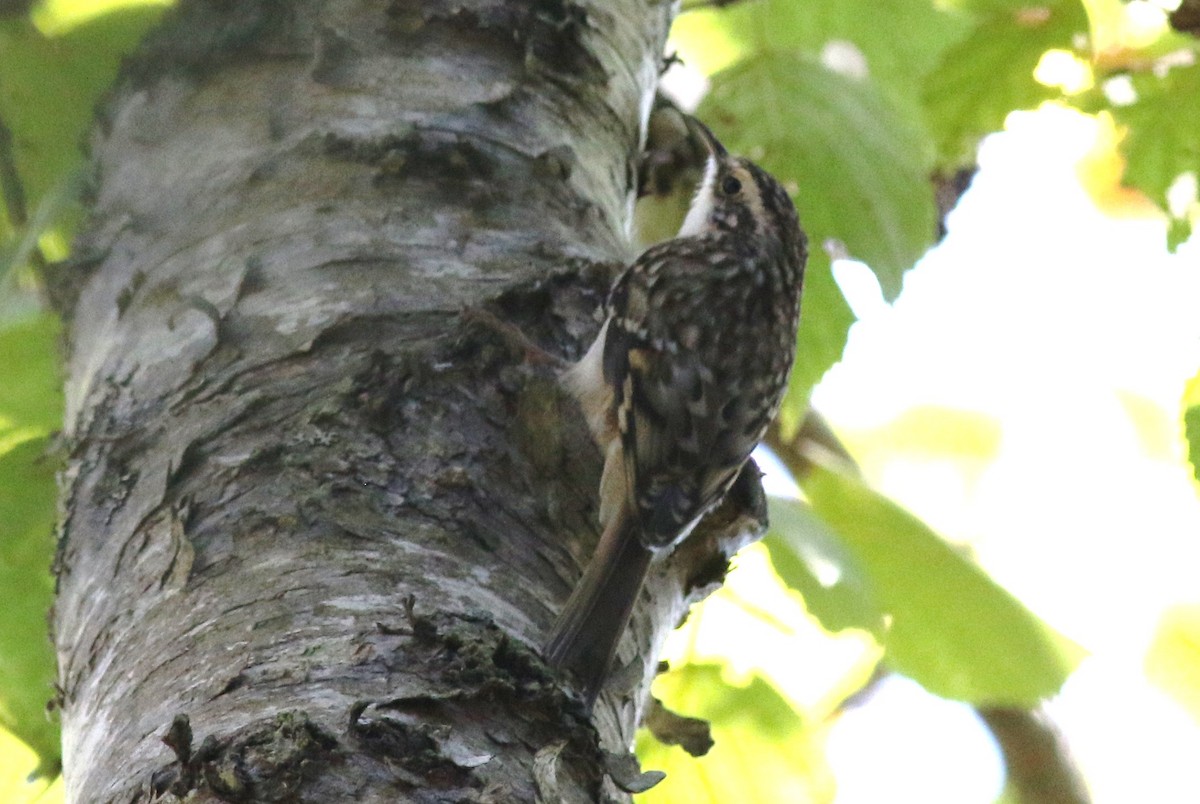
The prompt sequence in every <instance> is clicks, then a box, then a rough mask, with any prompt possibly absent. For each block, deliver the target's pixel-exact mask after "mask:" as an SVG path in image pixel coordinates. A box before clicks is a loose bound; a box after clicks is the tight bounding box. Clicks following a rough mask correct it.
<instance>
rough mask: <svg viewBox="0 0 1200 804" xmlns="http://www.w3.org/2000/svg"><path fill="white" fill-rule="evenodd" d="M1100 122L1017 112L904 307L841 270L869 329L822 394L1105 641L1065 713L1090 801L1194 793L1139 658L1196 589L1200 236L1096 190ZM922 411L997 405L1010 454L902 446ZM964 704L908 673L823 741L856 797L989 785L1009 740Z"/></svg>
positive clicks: (1040, 599)
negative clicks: (893, 445) (1087, 169)
mask: <svg viewBox="0 0 1200 804" xmlns="http://www.w3.org/2000/svg"><path fill="white" fill-rule="evenodd" d="M1096 134H1097V126H1096V124H1095V122H1094V121H1093V120H1092V119H1090V118H1086V117H1083V116H1081V115H1078V114H1076V113H1073V112H1069V111H1066V110H1063V109H1059V108H1056V107H1050V106H1048V107H1045V108H1043V109H1042V110H1040V111H1038V112H1029V113H1017V114H1014V115H1012V116H1010V118H1009V121H1008V130H1007V131H1006V132H1005V133H1002V134H999V135H996V136H993V137H992V138H990V139H989V140H988V141H987V142H985V143H984V146H983V149H982V151H981V154H980V167H981V170H980V173H979V174H978V176H977V177H976V179H975V182H974V184H973V186H972V188H971V190H970V191H969V192H968V194H967V195H966V196H965V197H964V199H963V200H962V203H961V204H960V206H959V208H958V209H957V210H956V211H955V212H954V213H953V215H952V216H951V218H950V221H949V226H950V234H949V236H948V237H947V238H946V240H945V242H944V243H943V244H942V245H941V246H939V247H938V248H937V249H936V250H934V251H933V252H931V253H930V254H929V255H928V256H927V257H926V258H925V259H924V260H923V261H922V262H921V263H920V264H919V265H917V267H916V268H915V269H914V270H913V271H912V272H911V273H910V274H909V275H908V277H907V279H906V281H905V285H904V291H903V294H902V295H901V297H900V298H899V300H898V301H897V302H896V304H895V305H894V306H888V305H886V304H884V303H883V301H882V299H881V298H880V296H879V292H878V287H877V286H876V285H875V284H874V279H873V277H871V275H870V274H869V272H868V271H867V270H866V269H865V267H862V266H855V265H844V266H841V267H840V269H839V281H841V282H842V284H843V288H844V289H845V290H846V291H847V295H848V296H849V297H850V300H851V303H852V305H853V307H854V309H855V312H856V313H857V314H858V315H859V317H860V322H859V323H858V324H856V325H855V327H854V329H853V330H852V332H851V335H850V343H849V345H848V348H847V350H846V354H845V360H844V361H843V363H842V364H841V365H839V366H837V367H836V368H835V369H834V370H833V371H832V372H830V374H829V375H828V377H827V378H826V380H825V382H824V383H822V385H821V387H820V388H818V389H817V392H816V393H815V395H814V402H815V404H816V406H817V407H818V408H819V409H820V410H822V411H823V412H824V413H825V414H826V415H827V416H828V417H829V418H830V419H831V420H832V422H833V423H834V425H835V426H836V427H838V428H839V431H840V432H841V433H842V434H843V436H844V437H846V438H847V440H848V441H849V442H850V443H851V445H852V447H853V448H855V449H856V452H857V453H858V454H859V455H860V457H862V458H863V459H864V464H865V466H864V468H865V471H866V473H867V475H868V477H869V478H870V479H871V481H872V482H873V483H874V485H876V487H878V488H879V489H880V490H882V491H883V492H884V493H886V494H887V495H889V496H891V497H892V498H893V499H895V500H897V501H899V502H900V503H902V504H903V505H905V506H906V507H908V508H909V509H911V510H913V511H914V512H915V513H917V514H918V515H920V516H921V517H922V518H924V519H925V520H926V521H927V522H929V523H930V524H932V525H933V526H934V527H935V528H936V529H937V530H939V532H941V533H942V534H943V535H945V536H946V537H947V538H950V539H954V540H956V541H963V542H968V543H969V544H970V545H971V546H972V547H973V548H974V549H975V551H976V555H977V557H978V559H979V561H980V562H981V563H982V564H983V566H984V567H985V568H986V569H987V570H988V571H989V572H990V573H991V574H992V575H993V576H994V577H995V578H996V579H997V580H999V581H1000V582H1001V583H1003V584H1004V585H1005V586H1006V587H1008V588H1009V589H1010V590H1011V591H1012V592H1014V593H1015V594H1016V595H1018V596H1019V597H1020V598H1021V599H1022V600H1023V601H1024V602H1025V603H1026V604H1027V605H1029V606H1030V607H1031V608H1032V609H1033V610H1034V611H1036V612H1037V613H1038V614H1039V615H1041V616H1042V617H1043V618H1045V619H1046V620H1047V621H1049V622H1050V623H1051V624H1053V625H1054V626H1056V627H1057V628H1058V629H1059V630H1061V631H1062V632H1063V633H1065V634H1066V635H1067V636H1069V637H1071V638H1072V639H1074V640H1076V641H1077V642H1079V643H1080V644H1081V645H1083V646H1084V647H1085V648H1086V649H1087V650H1089V651H1090V652H1091V654H1092V656H1091V658H1089V659H1088V660H1086V661H1085V663H1084V665H1083V666H1082V667H1081V668H1080V670H1079V671H1077V672H1076V674H1075V675H1074V676H1073V677H1072V679H1071V680H1070V682H1069V683H1068V685H1067V687H1066V689H1065V690H1064V691H1063V693H1062V695H1061V697H1060V698H1059V699H1058V700H1057V701H1055V702H1054V703H1053V705H1052V711H1053V713H1054V715H1055V716H1056V718H1057V719H1058V720H1059V722H1060V723H1061V725H1062V727H1063V729H1064V731H1065V733H1066V735H1067V737H1068V740H1069V742H1070V744H1071V746H1072V749H1073V750H1074V752H1075V753H1076V755H1077V758H1078V760H1079V762H1080V763H1081V765H1082V767H1083V769H1084V771H1085V772H1086V774H1087V777H1088V780H1089V782H1090V784H1091V786H1092V788H1093V794H1094V797H1095V802H1096V804H1128V802H1132V801H1153V802H1156V803H1157V804H1171V803H1172V802H1180V804H1182V803H1183V802H1192V803H1193V804H1194V802H1197V801H1200V779H1198V778H1197V776H1196V774H1195V772H1194V768H1195V765H1194V763H1195V757H1196V756H1200V728H1198V727H1197V723H1196V722H1195V721H1194V720H1192V719H1191V718H1189V717H1188V716H1187V715H1186V714H1185V713H1184V711H1183V710H1182V709H1181V708H1179V707H1177V706H1176V705H1175V704H1174V703H1173V702H1172V701H1171V699H1169V698H1168V697H1166V696H1165V695H1164V694H1163V693H1161V692H1160V691H1158V690H1157V688H1155V687H1153V686H1151V685H1150V684H1149V683H1148V682H1147V681H1146V679H1145V676H1144V674H1143V670H1142V666H1143V665H1142V663H1143V660H1144V654H1145V651H1146V648H1147V646H1148V644H1149V641H1150V638H1151V636H1152V633H1153V629H1154V628H1155V626H1156V624H1157V621H1158V618H1159V616H1160V615H1161V613H1162V611H1163V609H1164V608H1165V607H1166V606H1168V605H1170V604H1172V603H1179V602H1197V601H1200V593H1198V592H1197V590H1196V581H1195V575H1196V567H1197V566H1200V538H1197V537H1198V535H1200V500H1198V499H1197V496H1196V494H1195V492H1194V490H1193V486H1192V483H1191V481H1190V479H1189V472H1188V469H1187V466H1186V463H1185V462H1184V460H1183V443H1182V440H1181V438H1180V435H1179V432H1180V425H1179V406H1180V399H1181V396H1182V393H1183V385H1184V383H1185V381H1186V380H1187V379H1188V378H1189V377H1191V376H1192V375H1194V374H1195V373H1196V371H1197V368H1198V367H1200V315H1197V302H1198V301H1200V243H1198V242H1197V238H1193V239H1192V242H1190V243H1189V244H1186V245H1185V247H1184V248H1182V249H1180V251H1179V252H1178V253H1177V254H1175V255H1173V256H1172V255H1169V254H1168V253H1167V251H1166V247H1165V235H1164V233H1165V225H1164V224H1163V223H1162V222H1161V221H1160V220H1154V219H1149V218H1144V217H1143V218H1141V219H1132V220H1130V219H1126V220H1119V219H1115V218H1113V217H1110V216H1108V215H1106V214H1104V213H1103V212H1101V211H1099V210H1098V209H1097V208H1096V207H1095V205H1094V204H1093V203H1092V201H1091V200H1090V198H1089V197H1088V196H1087V195H1086V193H1085V192H1084V191H1083V189H1082V188H1081V186H1080V183H1079V180H1078V177H1077V164H1078V162H1079V160H1080V159H1081V158H1082V157H1083V156H1084V155H1085V154H1086V153H1087V151H1088V149H1089V148H1090V147H1091V146H1092V144H1093V142H1094V140H1095V137H1096ZM928 405H936V406H939V407H944V408H952V409H956V410H960V411H973V412H975V413H977V414H983V415H982V417H979V420H980V421H981V422H982V423H983V425H984V429H991V430H992V432H998V433H999V439H998V443H997V445H996V449H995V451H994V455H972V454H970V452H971V450H969V449H968V450H966V452H965V454H963V455H958V456H955V455H953V454H943V455H941V456H932V457H931V456H928V455H918V454H913V453H912V452H909V453H908V454H904V452H903V451H902V452H901V453H900V454H896V453H895V452H893V451H891V450H889V449H888V445H887V443H886V441H887V440H888V438H889V437H895V436H896V435H897V432H896V430H895V428H890V427H889V426H888V424H889V422H892V420H894V419H896V418H897V417H898V416H900V415H901V414H902V413H904V412H905V411H906V410H908V409H910V408H912V407H916V406H928ZM881 439H882V441H883V442H884V443H882V444H881V443H880V440H881ZM984 440H985V441H986V439H984ZM872 441H874V444H873V443H872ZM950 452H953V450H950ZM922 699H926V700H922ZM947 707H949V708H947ZM954 710H955V707H954V706H953V705H947V704H944V703H942V702H932V701H929V700H928V699H927V696H924V694H923V693H922V692H921V691H920V690H919V688H916V687H915V685H911V684H910V683H908V682H897V683H896V684H894V685H890V687H889V688H885V690H884V691H883V692H882V693H881V694H880V695H879V696H877V698H876V699H874V700H873V701H872V704H871V705H870V706H868V707H864V708H862V709H859V710H856V711H854V712H851V713H850V714H849V715H847V716H845V717H844V718H843V719H842V721H841V722H840V723H839V724H838V725H837V726H835V728H834V732H833V735H832V736H831V741H830V746H829V747H830V754H831V759H832V761H833V763H834V765H835V769H836V770H837V771H838V776H839V790H840V794H839V797H838V799H837V800H838V802H839V804H859V802H861V803H862V804H867V803H868V802H872V803H873V802H880V801H889V802H922V803H923V804H924V803H927V802H935V801H946V802H956V804H972V803H973V802H980V804H985V803H987V804H990V802H992V801H994V799H995V796H996V794H997V791H998V789H999V788H998V785H999V781H998V776H997V774H996V772H995V771H994V770H993V769H992V767H993V766H994V759H993V758H991V751H992V749H991V748H990V747H989V744H988V741H987V740H986V739H983V740H981V739H980V738H979V736H978V728H977V727H976V726H975V725H974V724H973V723H972V720H971V716H970V715H969V713H968V714H964V713H963V712H962V711H961V710H959V711H958V712H955V711H954ZM916 711H921V712H922V713H923V714H920V715H914V712H916ZM916 722H921V723H925V724H927V725H928V728H927V729H926V730H925V731H923V732H922V733H921V734H920V735H919V736H917V735H914V734H913V725H914V723H916ZM948 751H951V752H955V753H957V754H960V755H961V760H960V761H950V760H947V759H946V754H945V753H944V752H948ZM947 768H959V769H960V770H961V773H960V774H958V775H957V777H956V776H953V775H950V776H948V775H946V773H945V771H946V769H947ZM939 786H944V789H941V790H939V789H937V788H938V787H939Z"/></svg>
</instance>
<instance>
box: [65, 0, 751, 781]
mask: <svg viewBox="0 0 1200 804" xmlns="http://www.w3.org/2000/svg"><path fill="white" fill-rule="evenodd" d="M669 14H670V8H669V6H668V5H666V4H662V3H656V2H651V0H614V1H612V2H609V1H607V0H606V2H590V3H576V2H572V1H571V0H520V1H518V2H506V1H505V0H424V1H423V2H416V0H412V1H411V2H403V1H401V0H395V1H393V2H386V0H337V1H329V2H318V0H303V1H300V0H296V1H293V2H283V1H282V0H277V1H268V0H257V1H256V2H247V0H240V1H239V2H236V3H230V2H218V1H217V0H209V1H208V2H187V0H185V2H184V3H183V4H182V8H181V9H180V11H179V13H177V14H174V15H173V16H171V17H170V18H169V19H168V21H167V23H166V25H165V27H164V28H163V29H162V30H161V31H160V32H158V33H157V34H156V35H155V36H154V37H153V38H152V40H151V42H150V43H149V45H148V47H147V50H146V51H145V53H144V54H143V55H142V56H140V57H139V58H138V59H137V60H135V61H134V62H132V63H131V64H130V65H128V66H127V68H126V69H125V71H124V75H123V78H122V80H121V82H120V83H119V85H118V87H117V89H116V90H115V92H114V94H113V96H112V97H111V98H110V100H109V102H108V104H107V107H106V111H105V113H104V119H103V120H102V122H101V125H100V126H99V127H98V132H97V134H96V135H95V137H94V138H93V143H92V153H93V157H94V160H95V164H96V169H97V179H96V183H95V186H94V199H93V201H94V204H93V206H94V217H93V220H92V223H91V226H90V230H89V232H88V234H87V235H86V236H85V237H84V238H83V239H82V240H81V242H80V243H79V244H78V246H77V258H76V264H75V265H73V266H70V267H69V269H68V270H66V271H63V272H61V273H60V275H59V276H58V278H57V279H56V280H55V282H54V284H53V287H52V291H53V292H54V293H55V294H56V296H57V298H58V299H59V300H60V302H61V306H62V308H63V310H64V313H65V314H66V315H67V317H68V319H69V322H70V329H69V349H70V354H69V376H68V379H67V395H68V413H67V422H66V433H67V438H68V442H69V445H70V450H71V452H70V460H69V465H68V469H67V471H66V472H65V475H64V482H63V526H62V543H61V547H60V553H59V562H58V567H59V597H58V602H57V605H56V609H55V619H54V622H55V629H56V642H57V646H58V651H59V661H60V683H61V687H62V717H63V727H64V741H65V745H64V762H65V768H66V778H67V786H68V791H69V795H70V797H71V799H72V800H73V801H86V802H131V801H145V800H149V799H150V798H152V797H153V796H154V795H163V796H166V797H168V798H171V797H188V800H189V801H207V800H231V801H278V800H288V801H313V802H337V801H464V802H465V801H480V802H483V801H496V802H507V801H535V800H544V801H572V802H573V801H594V800H603V799H604V798H605V797H608V796H616V797H618V798H619V797H620V796H621V794H619V793H617V792H616V788H615V787H614V786H613V783H612V780H611V779H610V778H606V775H605V773H604V767H605V764H604V758H603V753H602V751H601V750H600V748H599V746H601V745H602V746H603V748H604V749H607V750H609V751H614V752H618V753H620V752H621V751H623V750H624V749H625V748H626V747H627V746H628V745H629V743H630V740H631V738H632V732H633V729H634V728H635V725H636V723H637V721H638V719H639V718H640V714H641V709H642V702H643V700H644V695H645V691H646V686H647V683H648V679H649V678H650V676H651V675H652V673H653V671H654V665H655V662H654V659H653V656H654V652H653V646H655V645H657V644H658V642H659V641H660V639H661V637H662V636H663V635H664V634H665V631H666V630H668V629H669V628H670V627H672V626H673V625H674V624H675V623H676V621H677V620H678V617H679V616H680V613H681V611H682V606H681V601H682V600H683V598H684V597H686V596H688V595H691V596H695V595H696V594H697V593H698V592H699V591H701V590H702V589H704V588H705V587H706V585H710V584H711V583H713V582H715V581H717V580H719V578H720V576H721V574H722V572H723V570H724V566H725V561H724V556H725V555H726V553H727V552H728V550H730V549H731V548H732V547H733V546H735V544H734V543H735V542H737V541H738V540H739V536H738V533H739V532H740V531H743V530H746V529H747V527H749V526H748V525H747V518H746V517H745V516H743V515H741V514H739V511H740V510H742V508H744V507H745V506H746V505H747V502H746V501H747V499H749V500H750V502H751V503H752V502H753V494H754V491H755V489H756V483H752V482H746V483H744V484H741V486H740V488H741V491H740V492H739V493H740V494H741V497H742V498H741V499H739V500H738V501H737V503H738V504H737V505H734V504H730V505H726V506H725V507H724V508H723V509H722V510H721V511H719V512H718V513H717V514H715V515H714V517H713V519H714V520H716V521H717V524H710V527H709V528H708V530H707V531H706V533H707V534H708V538H707V539H704V538H702V539H700V540H698V541H697V543H696V544H694V545H692V546H691V547H690V548H689V550H687V551H685V552H684V553H682V554H681V555H679V556H677V557H676V558H675V559H674V560H673V561H671V562H670V563H668V564H666V565H664V566H663V567H661V568H660V569H659V570H658V571H656V572H655V573H654V577H653V579H652V581H651V583H650V585H649V588H648V590H647V592H646V593H645V594H644V595H643V599H642V601H641V602H640V605H639V607H638V609H637V612H636V614H635V622H634V626H633V628H632V629H631V634H630V635H629V636H627V637H626V640H625V643H624V644H623V645H622V649H621V651H620V659H621V661H622V663H624V664H625V665H626V668H625V670H624V671H619V672H618V673H617V678H615V679H614V680H613V683H611V684H610V687H609V689H608V690H607V691H606V693H605V694H604V696H603V697H602V699H601V701H600V702H599V704H598V705H597V708H596V713H595V718H594V728H593V725H592V724H591V723H589V722H588V720H587V719H586V717H585V716H584V714H583V713H582V711H581V709H580V708H579V706H578V704H577V703H576V702H574V701H573V700H572V699H571V698H570V697H569V696H568V695H565V694H564V693H563V691H562V688H561V687H560V686H559V684H558V683H557V682H556V680H555V679H553V678H552V677H551V676H550V675H549V674H548V672H547V670H546V668H545V667H544V666H543V665H542V664H541V663H540V661H539V660H538V658H537V656H536V646H537V645H538V644H539V643H540V641H541V639H542V637H543V635H544V634H545V632H546V630H547V628H548V626H549V624H550V623H551V622H552V620H553V617H554V614H555V612H556V611H557V609H558V608H559V606H561V604H562V602H563V600H564V599H565V598H566V596H567V594H568V591H569V589H570V587H571V585H572V584H573V583H574V581H575V579H576V578H577V577H578V575H579V572H580V568H581V566H582V564H583V563H584V561H586V558H587V556H588V554H589V552H590V550H591V549H592V547H593V545H594V543H595V539H596V536H597V527H596V524H595V514H596V511H595V491H596V484H597V481H598V473H599V468H600V458H599V456H598V455H597V454H596V452H595V449H594V447H593V446H592V445H591V443H590V441H588V438H587V434H586V432H585V431H584V428H583V426H582V423H581V422H580V421H579V416H578V414H577V412H576V411H575V409H574V407H573V404H572V403H571V401H570V400H568V399H566V398H564V397H563V396H562V393H561V391H560V390H559V388H558V386H557V383H556V382H555V379H554V378H553V377H552V376H550V375H549V374H548V373H547V372H546V371H545V370H543V369H539V368H537V367H536V366H534V365H531V364H529V363H526V362H523V361H522V359H521V357H522V356H521V355H517V354H512V353H511V350H510V348H508V347H506V346H505V345H504V344H503V342H501V341H499V340H498V339H496V338H494V337H493V336H492V335H491V334H490V333H488V332H487V331H483V330H480V329H478V328H477V327H475V328H472V327H471V326H468V325H466V324H464V323H463V320H462V317H461V316H460V315H459V313H460V311H461V310H462V309H463V308H464V307H465V306H487V307H490V308H491V309H494V310H496V311H498V312H499V313H500V314H501V315H502V316H504V317H507V318H510V319H512V320H514V321H515V322H516V323H517V324H519V325H520V326H522V327H523V328H525V329H526V331H528V332H530V333H531V334H532V335H533V336H534V337H536V338H538V339H539V340H540V341H541V342H542V343H544V344H545V345H546V346H547V347H548V348H549V349H551V350H553V351H557V352H561V353H563V354H566V355H574V354H578V351H579V349H580V347H581V346H583V345H585V344H586V341H587V338H588V337H590V336H591V335H592V334H593V333H594V330H595V322H594V320H593V318H592V315H591V313H592V311H593V309H594V308H595V306H596V305H597V303H598V301H599V299H600V295H601V293H602V291H603V289H604V288H605V287H606V285H607V282H608V279H609V277H610V276H611V271H612V270H613V268H614V266H617V265H619V264H620V263H622V262H623V261H625V260H627V259H628V257H629V252H630V246H629V244H628V243H627V239H626V236H625V234H624V233H625V231H626V226H627V215H628V210H629V208H630V205H631V203H630V202H631V197H632V195H631V193H632V190H633V186H634V174H635V169H634V166H635V164H636V153H637V145H638V142H639V138H640V132H641V129H642V128H643V126H644V112H645V110H646V109H647V108H648V107H649V101H650V98H651V97H652V94H653V92H654V88H655V84H656V81H657V75H658V66H659V57H660V51H661V47H662V43H663V40H664V37H665V33H666V28H667V25H668V22H669ZM747 495H750V496H749V497H747ZM739 505H740V506H742V508H739V507H738V506H739ZM752 524H753V523H752V522H751V523H750V525H752ZM639 657H640V658H639ZM173 721H174V723H175V725H174V727H173V728H171V729H169V727H170V726H171V724H172V722H173ZM189 724H190V725H189ZM597 735H598V738H599V743H598V742H597ZM164 738H165V740H164ZM609 764H610V765H611V762H610V763H609ZM618 775H619V774H618Z"/></svg>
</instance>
